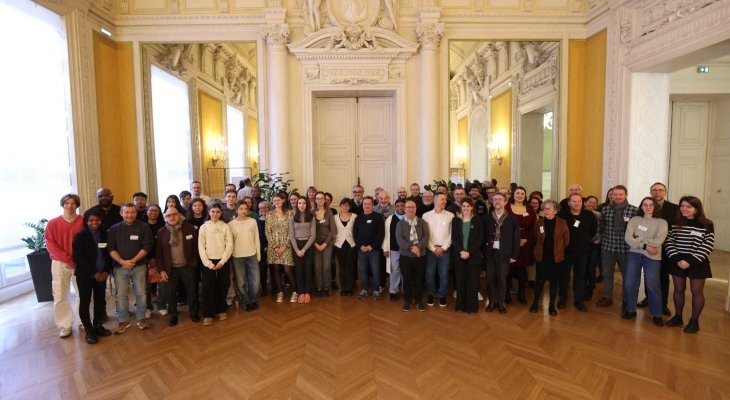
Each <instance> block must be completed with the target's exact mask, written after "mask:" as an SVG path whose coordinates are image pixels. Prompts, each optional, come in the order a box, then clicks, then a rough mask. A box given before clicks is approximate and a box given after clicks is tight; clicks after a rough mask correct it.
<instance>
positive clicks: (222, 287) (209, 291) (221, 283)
mask: <svg viewBox="0 0 730 400" xmlns="http://www.w3.org/2000/svg"><path fill="white" fill-rule="evenodd" d="M218 261H220V260H210V262H212V263H213V264H214V265H215V264H218ZM202 279H203V293H202V296H201V298H202V299H203V301H202V303H203V304H202V305H203V317H205V318H213V317H215V316H216V314H220V313H224V312H226V310H228V304H227V303H226V296H228V288H229V287H230V286H231V266H230V264H229V263H225V264H224V265H223V268H221V269H219V270H213V269H210V268H207V267H203V276H202ZM188 294H189V293H188ZM192 297H193V296H190V295H188V301H191V300H190V298H192Z"/></svg>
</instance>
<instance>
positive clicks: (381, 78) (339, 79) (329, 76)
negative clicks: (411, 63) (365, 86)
mask: <svg viewBox="0 0 730 400" xmlns="http://www.w3.org/2000/svg"><path fill="white" fill-rule="evenodd" d="M320 77H321V81H323V82H329V83H347V84H348V85H352V84H353V83H350V82H359V83H375V82H386V81H387V80H388V70H387V69H386V68H385V67H381V68H367V67H360V68H345V67H342V66H339V67H334V66H332V67H322V68H321V69H320Z"/></svg>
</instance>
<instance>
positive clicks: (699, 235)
mask: <svg viewBox="0 0 730 400" xmlns="http://www.w3.org/2000/svg"><path fill="white" fill-rule="evenodd" d="M689 234H690V235H691V236H697V237H702V232H699V231H690V232H689Z"/></svg>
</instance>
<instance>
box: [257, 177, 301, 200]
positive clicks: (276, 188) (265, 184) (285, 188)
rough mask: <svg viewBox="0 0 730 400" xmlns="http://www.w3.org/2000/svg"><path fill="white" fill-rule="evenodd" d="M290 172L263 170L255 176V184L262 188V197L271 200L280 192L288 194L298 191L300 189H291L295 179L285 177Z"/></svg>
mask: <svg viewBox="0 0 730 400" xmlns="http://www.w3.org/2000/svg"><path fill="white" fill-rule="evenodd" d="M286 175H289V173H288V172H283V173H271V172H269V171H262V172H259V173H258V174H256V175H254V177H253V186H258V188H259V189H260V190H261V197H262V198H263V199H264V200H266V201H269V202H270V201H271V200H272V199H273V198H274V195H275V194H276V193H279V192H285V193H286V194H287V195H291V194H292V193H297V190H298V189H296V188H295V189H292V190H289V186H291V183H292V182H294V180H293V179H284V178H285V176H286Z"/></svg>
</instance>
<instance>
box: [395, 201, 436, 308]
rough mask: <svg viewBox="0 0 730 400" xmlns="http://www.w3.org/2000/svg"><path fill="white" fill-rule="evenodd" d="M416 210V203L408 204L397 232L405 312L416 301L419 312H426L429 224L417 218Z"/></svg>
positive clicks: (408, 202) (410, 202) (409, 202)
mask: <svg viewBox="0 0 730 400" xmlns="http://www.w3.org/2000/svg"><path fill="white" fill-rule="evenodd" d="M416 208H417V206H416V202H414V201H411V200H409V201H407V202H406V204H405V218H403V220H402V221H399V222H398V225H397V226H396V232H395V238H396V241H397V242H398V249H399V250H398V251H399V252H400V263H401V264H400V266H401V268H402V272H403V301H404V302H403V311H408V310H410V308H411V303H412V302H413V301H414V300H415V302H416V307H417V308H418V311H426V308H425V307H424V306H423V303H422V301H423V278H424V269H425V266H426V257H425V254H426V246H427V243H428V238H429V236H430V235H429V226H428V224H427V223H426V222H425V221H424V220H423V219H421V218H418V216H416Z"/></svg>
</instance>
